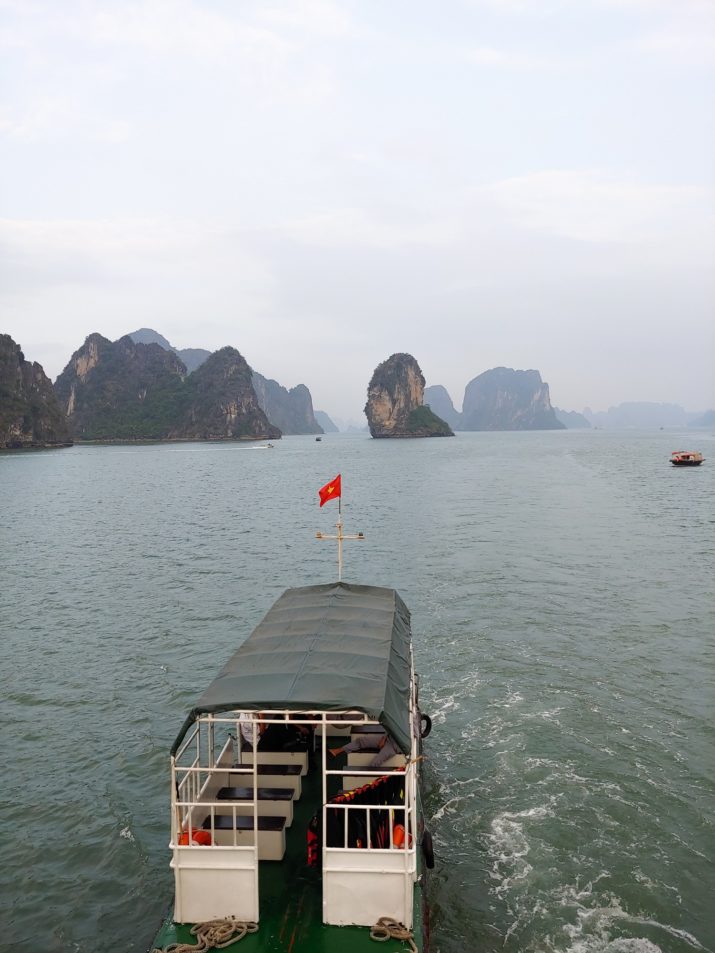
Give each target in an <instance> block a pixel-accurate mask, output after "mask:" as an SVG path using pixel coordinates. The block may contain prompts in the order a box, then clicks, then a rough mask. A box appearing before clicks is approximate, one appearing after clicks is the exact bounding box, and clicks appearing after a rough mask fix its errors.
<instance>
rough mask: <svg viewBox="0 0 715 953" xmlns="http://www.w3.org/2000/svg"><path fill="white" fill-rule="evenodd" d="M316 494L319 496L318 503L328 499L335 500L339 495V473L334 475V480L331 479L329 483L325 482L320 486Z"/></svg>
mask: <svg viewBox="0 0 715 953" xmlns="http://www.w3.org/2000/svg"><path fill="white" fill-rule="evenodd" d="M318 496H319V497H320V505H321V506H322V505H323V503H327V502H328V501H329V500H335V499H337V498H338V497H339V496H340V474H339V473H338V475H337V476H336V477H335V479H334V480H331V481H330V483H326V484H325V486H323V487H321V488H320V489H319V490H318Z"/></svg>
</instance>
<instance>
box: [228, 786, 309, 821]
mask: <svg viewBox="0 0 715 953" xmlns="http://www.w3.org/2000/svg"><path fill="white" fill-rule="evenodd" d="M257 794H258V798H257V800H258V806H257V810H258V816H259V817H284V818H285V822H286V827H290V825H291V824H292V823H293V798H294V797H295V791H294V790H293V788H258V791H257ZM216 800H217V801H225V802H226V807H225V808H223V809H222V808H217V809H216V813H217V814H218V813H221V814H223V813H226V814H228V815H229V816H230V815H232V814H233V807H232V805H233V804H235V805H236V812H237V813H240V814H246V815H248V816H249V817H250V816H251V815H252V814H253V788H252V787H240V788H221V790H220V791H219V792H218V794H217V795H216Z"/></svg>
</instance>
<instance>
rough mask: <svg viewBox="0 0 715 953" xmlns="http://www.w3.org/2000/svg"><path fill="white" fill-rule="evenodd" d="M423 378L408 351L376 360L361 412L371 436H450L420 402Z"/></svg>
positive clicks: (423, 385) (422, 402)
mask: <svg viewBox="0 0 715 953" xmlns="http://www.w3.org/2000/svg"><path fill="white" fill-rule="evenodd" d="M424 395H425V379H424V375H423V374H422V371H421V370H420V366H419V364H418V363H417V361H416V360H415V359H414V357H412V355H411V354H393V355H392V357H388V359H387V360H386V361H383V362H382V364H378V366H377V367H376V368H375V373H374V374H373V375H372V379H371V381H370V385H369V386H368V389H367V404H365V415H366V417H367V422H368V424H369V426H370V433H371V434H372V436H373V437H453V436H454V433H453V432H452V430H451V428H450V427H449V425H448V424H446V423H445V422H444V421H443V420H441V419H440V418H439V417H438V416H437V415H436V414H433V413H432V411H431V410H430V408H429V407H426V406H425V404H424Z"/></svg>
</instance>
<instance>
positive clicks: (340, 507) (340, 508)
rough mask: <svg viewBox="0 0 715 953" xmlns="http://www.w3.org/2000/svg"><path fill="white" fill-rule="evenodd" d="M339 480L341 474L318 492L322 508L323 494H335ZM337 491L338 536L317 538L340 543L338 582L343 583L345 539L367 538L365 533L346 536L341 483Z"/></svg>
mask: <svg viewBox="0 0 715 953" xmlns="http://www.w3.org/2000/svg"><path fill="white" fill-rule="evenodd" d="M339 479H340V474H338V476H337V477H336V480H335V481H333V483H327V484H326V485H325V486H324V487H323V489H322V490H319V491H318V495H319V496H320V505H321V506H322V505H323V503H325V498H324V496H323V493H324V492H325V491H326V490H328V491H330V492H333V490H334V488H335V487H334V484H335V483H336V482H337V480H339ZM337 489H338V494H339V495H338V522H337V523H336V524H335V527H336V529H337V531H338V534H337V536H327V535H326V534H325V533H320V532H318V533H316V534H315V536H316V538H317V539H336V540H337V541H338V582H342V580H343V540H344V539H365V536H364V535H363V533H357V534H356V535H345V534H344V533H343V495H342V489H341V487H340V484H339V483H338V486H337Z"/></svg>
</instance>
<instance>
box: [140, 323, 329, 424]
mask: <svg viewBox="0 0 715 953" xmlns="http://www.w3.org/2000/svg"><path fill="white" fill-rule="evenodd" d="M129 337H130V338H131V339H132V340H133V341H135V342H136V343H141V344H158V345H159V346H160V347H162V348H164V350H166V351H173V352H174V353H175V354H177V355H178V356H179V357H180V358H181V360H182V361H183V362H184V364H185V365H186V369H187V370H188V371H189V372H191V371H194V370H197V369H198V368H199V367H201V365H202V364H203V363H204V362H205V361H206V360H208V358H209V357H210V355H211V351H207V350H204V349H203V348H183V349H182V350H177V348H175V347H174V346H173V345H171V344H170V343H169V342H168V341H167V339H166V338H165V337H164V335H163V334H159V332H158V331H155V330H154V329H153V328H140V329H139V330H138V331H132V332H131V333H130V334H129ZM252 374H253V378H252V383H253V388H254V390H255V392H256V397H257V399H258V405H259V407H260V408H261V410H262V411H263V412H264V413H265V415H266V417H267V418H268V420H269V421H270V422H271V423H272V424H273V425H274V426H275V427H277V428H278V429H279V430H280V431H281V433H284V434H309V433H312V434H320V433H323V429H322V428H321V426H320V424H319V423H318V421H317V420H316V419H315V414H314V413H313V400H312V397H311V394H310V391H309V390H308V388H307V387H306V386H305V384H297V385H296V386H295V387H292V388H291V389H290V390H288V389H287V388H285V387H283V386H282V385H281V384H279V383H278V381H275V380H270V379H268V378H266V377H264V376H263V375H262V374H259V373H258V372H257V371H252Z"/></svg>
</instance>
